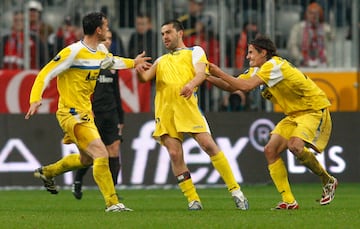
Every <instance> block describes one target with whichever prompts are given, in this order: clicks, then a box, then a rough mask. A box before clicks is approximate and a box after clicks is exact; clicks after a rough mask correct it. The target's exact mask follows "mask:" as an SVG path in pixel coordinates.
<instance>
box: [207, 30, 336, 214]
mask: <svg viewBox="0 0 360 229" xmlns="http://www.w3.org/2000/svg"><path fill="white" fill-rule="evenodd" d="M247 59H248V60H249V61H250V69H249V70H248V71H247V72H245V73H244V74H241V75H239V77H238V78H235V77H233V76H231V75H229V74H227V73H225V72H223V71H222V70H221V69H220V68H219V67H218V66H216V65H214V64H210V74H211V75H210V76H208V77H207V80H208V81H209V82H211V83H213V84H214V85H216V86H218V87H220V88H222V89H224V90H227V91H235V90H242V91H249V90H252V89H254V88H256V87H258V86H261V87H262V95H263V97H264V98H266V99H269V100H271V101H272V102H273V103H277V104H279V105H280V107H281V108H282V109H283V111H284V113H285V114H286V115H287V116H286V117H285V118H284V119H283V120H281V121H280V122H279V123H278V124H277V125H276V127H275V129H274V130H273V131H272V132H271V136H270V140H269V142H268V143H267V144H266V146H265V148H264V153H265V157H266V159H267V162H268V169H269V172H270V176H271V178H272V180H273V182H274V184H275V186H276V188H277V190H278V191H279V193H280V194H281V197H282V201H281V202H280V203H278V205H277V206H275V208H274V209H298V208H299V205H298V203H297V201H296V200H295V197H294V195H293V193H292V191H291V189H290V184H289V181H288V175H287V171H286V167H285V164H284V161H283V160H282V159H281V153H282V152H285V151H286V149H289V150H290V152H292V153H293V154H294V156H295V157H296V158H297V159H298V160H299V161H300V163H301V164H303V165H305V166H306V167H307V168H309V169H310V170H311V171H312V172H313V173H314V174H315V175H317V176H319V177H320V179H321V182H322V184H323V193H322V197H321V199H320V204H321V205H326V204H329V203H330V202H331V201H332V200H333V199H334V196H335V189H336V186H337V184H338V182H337V179H336V178H335V177H333V176H331V175H329V173H328V172H327V171H326V170H325V169H324V168H323V167H322V166H321V164H320V163H319V161H318V160H317V159H316V157H315V156H314V154H313V153H312V152H311V150H310V149H313V150H314V151H315V152H316V153H321V152H322V151H323V150H324V149H325V147H326V145H327V143H328V140H329V137H330V133H331V127H332V123H331V117H330V113H329V106H330V102H329V100H328V98H327V97H326V95H325V93H324V92H323V91H322V90H321V89H320V88H319V87H318V86H317V85H316V84H315V83H314V82H313V81H312V80H311V79H310V78H309V77H307V76H306V75H305V74H303V73H302V72H301V71H299V69H297V68H295V67H294V66H293V65H291V64H290V63H289V62H287V61H286V60H285V59H282V58H281V57H279V56H278V55H277V53H276V47H275V45H274V43H273V42H272V41H271V40H270V39H269V38H267V37H265V36H259V37H257V38H255V40H253V41H251V42H250V43H249V47H248V53H247Z"/></svg>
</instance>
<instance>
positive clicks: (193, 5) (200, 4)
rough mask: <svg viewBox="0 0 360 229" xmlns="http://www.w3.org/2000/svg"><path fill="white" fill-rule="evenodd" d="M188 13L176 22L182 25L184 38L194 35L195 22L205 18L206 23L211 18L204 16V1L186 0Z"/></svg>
mask: <svg viewBox="0 0 360 229" xmlns="http://www.w3.org/2000/svg"><path fill="white" fill-rule="evenodd" d="M188 1H189V5H188V13H186V14H184V15H182V16H180V17H179V18H178V20H179V21H180V22H181V23H182V24H183V26H184V29H185V30H184V37H186V36H190V35H192V34H194V33H195V32H196V31H195V25H196V22H197V21H198V20H200V19H203V20H204V18H205V17H207V19H205V20H207V21H209V22H210V21H211V16H209V15H204V7H205V2H204V0H188Z"/></svg>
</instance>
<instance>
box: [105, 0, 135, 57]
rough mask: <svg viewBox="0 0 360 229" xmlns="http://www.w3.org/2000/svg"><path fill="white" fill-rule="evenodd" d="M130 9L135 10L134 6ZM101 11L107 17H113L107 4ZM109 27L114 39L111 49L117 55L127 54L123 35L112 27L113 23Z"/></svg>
mask: <svg viewBox="0 0 360 229" xmlns="http://www.w3.org/2000/svg"><path fill="white" fill-rule="evenodd" d="M120 2H124V1H120ZM130 9H131V10H128V11H133V10H134V9H133V8H130ZM100 11H101V12H102V13H103V14H105V15H106V17H107V18H111V16H110V15H109V10H108V6H107V5H103V6H101V10H100ZM109 27H110V32H111V33H112V38H111V39H112V40H111V45H110V48H109V51H110V52H111V53H113V54H115V55H119V56H126V53H125V48H124V44H123V41H122V39H121V37H120V36H119V35H118V34H117V32H116V31H115V30H114V29H111V27H112V25H111V24H110V25H109ZM135 56H136V55H135ZM135 56H134V57H135Z"/></svg>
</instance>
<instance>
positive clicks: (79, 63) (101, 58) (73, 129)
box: [25, 12, 151, 212]
mask: <svg viewBox="0 0 360 229" xmlns="http://www.w3.org/2000/svg"><path fill="white" fill-rule="evenodd" d="M82 23H83V30H84V38H83V40H81V41H79V42H76V43H74V44H71V45H69V46H67V47H65V48H64V49H62V50H61V51H60V52H59V53H58V54H57V55H56V57H54V59H53V60H51V61H50V62H49V63H48V64H47V65H46V66H45V67H44V68H43V69H41V71H40V72H39V74H38V76H37V77H36V79H35V82H34V85H33V87H32V90H31V94H30V108H29V110H28V112H27V114H26V115H25V119H29V118H30V117H31V116H32V115H34V114H35V113H36V111H37V110H38V108H39V107H40V105H41V97H42V93H43V91H44V90H45V88H46V87H47V85H48V83H49V82H50V80H51V79H53V78H55V77H57V87H58V92H59V104H58V110H57V112H56V117H57V119H58V121H59V124H60V126H61V128H62V130H63V132H64V134H65V136H64V139H63V142H64V143H65V144H69V143H75V144H76V145H77V147H78V148H79V151H80V154H70V155H67V156H65V157H63V158H62V159H60V160H59V161H57V162H55V163H53V164H50V165H47V166H42V167H41V168H38V169H36V170H35V172H34V175H35V177H37V178H40V179H41V180H42V181H43V183H44V186H45V188H46V189H47V191H49V192H50V193H51V194H57V193H58V190H57V187H56V185H55V181H54V177H56V176H58V175H60V174H63V173H64V172H67V171H70V170H75V169H79V168H83V167H87V166H90V165H93V177H94V180H95V182H96V183H97V185H98V187H99V189H100V191H101V193H102V195H103V197H104V200H105V205H106V209H105V211H106V212H113V211H131V209H129V208H127V207H125V206H124V204H122V203H120V202H119V199H118V196H117V194H116V192H115V187H114V184H113V182H112V178H111V173H110V170H109V161H108V152H107V150H106V147H105V145H104V143H103V142H102V140H101V138H100V135H99V132H98V130H97V128H96V126H95V123H94V118H93V114H92V109H91V100H90V96H91V94H92V93H93V92H94V87H95V84H96V80H97V78H98V76H99V72H100V68H102V69H107V68H113V69H125V68H134V67H135V68H136V69H137V70H140V69H142V68H148V67H149V66H150V65H151V64H149V63H147V62H146V60H149V59H150V58H147V57H144V55H145V54H144V53H142V54H141V55H138V56H137V57H136V58H135V59H127V58H121V57H114V56H112V54H111V53H108V51H107V49H106V48H105V47H104V45H103V44H100V43H101V42H102V41H104V40H105V35H106V33H107V31H108V30H109V27H108V20H107V18H106V16H105V15H104V14H103V13H98V12H94V13H89V14H87V15H85V17H84V18H83V21H82Z"/></svg>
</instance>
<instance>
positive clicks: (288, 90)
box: [238, 56, 331, 115]
mask: <svg viewBox="0 0 360 229" xmlns="http://www.w3.org/2000/svg"><path fill="white" fill-rule="evenodd" d="M254 75H257V76H258V77H260V78H261V79H262V80H263V81H264V83H265V85H261V87H262V94H263V96H264V97H265V98H267V99H270V100H271V101H272V102H273V103H277V104H279V106H280V107H281V108H282V110H283V111H284V113H285V114H287V115H288V114H292V113H296V112H299V111H311V110H320V109H323V108H326V107H329V106H330V105H331V104H330V101H329V100H328V98H327V96H326V94H325V92H324V91H322V90H321V89H320V88H319V87H318V86H317V85H316V84H315V83H314V81H312V80H311V79H310V78H309V77H307V76H306V75H305V74H304V73H302V72H301V71H300V70H299V69H297V68H296V67H294V66H293V65H292V64H290V63H289V62H288V61H287V60H285V59H283V58H281V57H278V56H274V57H272V58H271V59H270V60H268V61H267V62H265V63H264V64H263V65H262V66H261V67H260V68H258V67H252V68H250V69H249V71H248V72H245V73H244V74H240V75H239V76H238V77H239V78H243V79H246V78H249V77H252V76H254Z"/></svg>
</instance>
